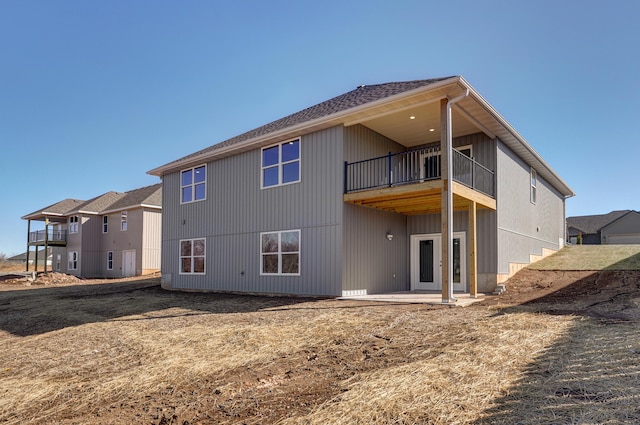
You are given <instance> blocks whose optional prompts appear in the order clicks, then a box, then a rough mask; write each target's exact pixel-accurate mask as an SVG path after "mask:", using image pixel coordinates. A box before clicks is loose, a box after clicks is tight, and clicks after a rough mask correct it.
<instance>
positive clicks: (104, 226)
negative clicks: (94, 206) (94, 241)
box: [102, 215, 109, 233]
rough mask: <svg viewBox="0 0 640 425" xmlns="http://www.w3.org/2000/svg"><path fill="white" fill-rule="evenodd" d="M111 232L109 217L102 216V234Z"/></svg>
mask: <svg viewBox="0 0 640 425" xmlns="http://www.w3.org/2000/svg"><path fill="white" fill-rule="evenodd" d="M108 231H109V216H108V215H103V216H102V233H107V232H108Z"/></svg>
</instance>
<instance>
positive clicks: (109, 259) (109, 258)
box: [107, 251, 113, 270]
mask: <svg viewBox="0 0 640 425" xmlns="http://www.w3.org/2000/svg"><path fill="white" fill-rule="evenodd" d="M107 270H113V251H107Z"/></svg>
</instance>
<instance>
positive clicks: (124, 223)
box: [120, 211, 128, 232]
mask: <svg viewBox="0 0 640 425" xmlns="http://www.w3.org/2000/svg"><path fill="white" fill-rule="evenodd" d="M127 216H128V214H127V212H126V211H122V212H121V213H120V230H122V231H123V232H124V231H125V230H127Z"/></svg>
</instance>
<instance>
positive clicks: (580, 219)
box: [567, 210, 630, 234]
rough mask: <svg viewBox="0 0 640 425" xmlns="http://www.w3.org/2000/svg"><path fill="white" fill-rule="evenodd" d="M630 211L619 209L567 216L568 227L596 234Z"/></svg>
mask: <svg viewBox="0 0 640 425" xmlns="http://www.w3.org/2000/svg"><path fill="white" fill-rule="evenodd" d="M629 212H630V210H618V211H611V212H610V213H607V214H597V215H582V216H576V217H567V227H573V228H574V229H577V230H579V231H581V232H582V233H585V234H594V233H598V232H599V231H600V229H602V228H603V227H605V226H606V225H608V224H610V223H611V222H613V221H615V220H617V219H619V218H620V217H622V216H623V215H625V214H628V213H629Z"/></svg>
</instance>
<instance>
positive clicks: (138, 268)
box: [22, 184, 162, 278]
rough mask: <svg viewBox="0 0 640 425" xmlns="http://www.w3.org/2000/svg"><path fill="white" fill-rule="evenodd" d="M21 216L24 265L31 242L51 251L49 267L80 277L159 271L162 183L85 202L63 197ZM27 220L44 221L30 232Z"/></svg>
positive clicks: (29, 223)
mask: <svg viewBox="0 0 640 425" xmlns="http://www.w3.org/2000/svg"><path fill="white" fill-rule="evenodd" d="M22 219H24V220H27V222H28V225H27V228H28V230H27V234H28V241H27V270H28V264H29V258H28V257H29V255H30V254H31V248H32V247H35V249H36V251H37V250H38V249H41V248H42V247H44V249H46V250H50V251H51V253H52V261H51V269H52V270H51V271H55V272H60V273H68V274H72V275H75V276H79V277H106V278H111V277H128V276H139V275H143V274H148V273H153V272H156V271H159V270H160V260H161V256H160V249H161V240H162V236H161V231H162V185H161V184H155V185H152V186H146V187H143V188H140V189H135V190H131V191H128V192H107V193H104V194H102V195H100V196H97V197H95V198H93V199H90V200H88V201H81V200H77V199H65V200H62V201H60V202H57V203H55V204H53V205H49V206H47V207H45V208H42V209H40V210H38V211H34V212H32V213H31V214H27V215H25V216H24V217H22ZM32 222H35V223H34V224H37V223H38V222H40V223H42V222H44V229H41V230H35V231H32V228H31V227H32ZM41 227H42V226H41ZM33 254H34V256H35V253H33ZM43 266H44V271H47V266H46V265H43ZM35 270H36V271H37V270H38V266H37V263H36V265H35Z"/></svg>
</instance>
